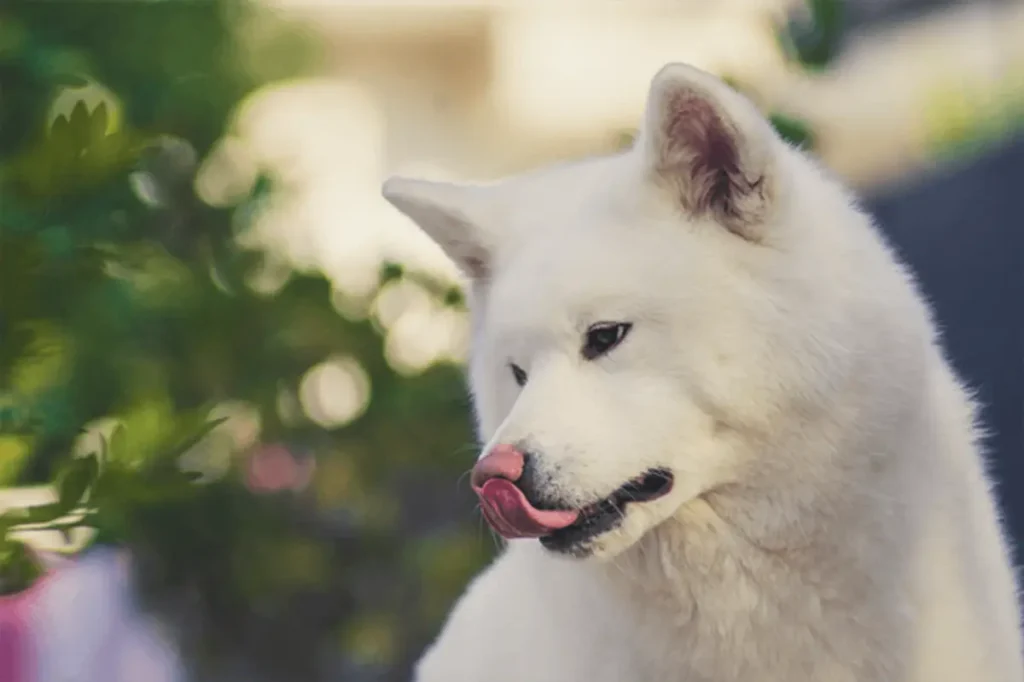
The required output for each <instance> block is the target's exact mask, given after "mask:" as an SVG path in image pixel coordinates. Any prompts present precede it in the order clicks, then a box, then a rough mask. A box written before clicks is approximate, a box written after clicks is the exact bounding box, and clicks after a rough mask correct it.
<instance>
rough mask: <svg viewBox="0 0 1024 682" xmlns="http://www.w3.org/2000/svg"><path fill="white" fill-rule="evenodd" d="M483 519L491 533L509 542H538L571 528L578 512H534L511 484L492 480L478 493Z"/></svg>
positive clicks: (519, 491)
mask: <svg viewBox="0 0 1024 682" xmlns="http://www.w3.org/2000/svg"><path fill="white" fill-rule="evenodd" d="M477 495H479V496H480V506H481V508H482V509H483V512H484V516H485V517H487V521H488V523H490V524H491V527H492V528H494V530H496V531H498V532H499V533H501V535H502V536H504V537H505V538H508V539H510V540H511V539H515V538H539V537H542V536H544V535H550V534H551V533H552V532H554V531H556V530H558V529H560V528H565V527H566V526H571V525H572V524H573V523H575V522H576V519H578V518H579V512H577V511H542V510H540V509H537V508H535V507H534V506H533V505H531V504H530V503H529V502H528V501H527V500H526V496H525V495H523V491H522V490H520V489H519V488H518V487H516V485H515V484H514V483H512V481H509V480H508V479H505V478H492V479H491V480H489V481H487V482H486V483H484V485H483V487H482V488H480V489H479V490H477Z"/></svg>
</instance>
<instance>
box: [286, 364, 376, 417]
mask: <svg viewBox="0 0 1024 682" xmlns="http://www.w3.org/2000/svg"><path fill="white" fill-rule="evenodd" d="M299 401H300V402H301V403H302V408H303V410H305V412H306V415H307V416H308V417H309V418H310V419H311V420H313V421H314V422H315V423H317V424H319V425H320V426H322V427H323V428H325V429H333V428H338V427H339V426H344V425H345V424H348V423H349V422H351V421H353V420H354V419H356V418H357V417H359V416H360V415H362V413H363V412H364V411H365V410H366V407H367V405H369V403H370V378H369V377H368V376H367V374H366V371H365V370H363V367H362V365H360V364H359V363H358V362H357V361H356V360H355V359H353V358H348V357H344V358H332V359H330V360H328V361H326V362H323V363H321V364H319V365H317V366H315V367H313V368H312V369H310V370H309V371H308V372H306V375H305V376H304V377H303V378H302V382H301V383H300V384H299Z"/></svg>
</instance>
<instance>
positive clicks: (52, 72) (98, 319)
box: [0, 0, 840, 680]
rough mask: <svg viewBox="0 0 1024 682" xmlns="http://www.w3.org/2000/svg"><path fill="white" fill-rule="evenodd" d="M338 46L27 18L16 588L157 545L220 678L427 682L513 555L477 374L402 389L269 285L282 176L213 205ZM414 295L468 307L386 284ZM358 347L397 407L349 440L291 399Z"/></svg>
mask: <svg viewBox="0 0 1024 682" xmlns="http://www.w3.org/2000/svg"><path fill="white" fill-rule="evenodd" d="M837 6H838V5H837V0H816V1H815V2H813V3H812V4H811V10H812V11H811V14H810V17H811V20H810V23H809V24H808V23H804V24H801V26H802V27H803V30H804V33H802V34H801V35H800V36H798V37H797V38H794V39H793V40H792V41H790V42H789V43H786V45H787V49H788V50H791V51H792V52H793V54H795V55H796V57H797V58H798V59H800V60H802V61H803V62H804V63H807V64H810V65H812V66H815V67H818V66H820V65H822V64H824V63H825V61H827V59H828V58H829V57H830V56H831V55H832V54H834V45H835V42H836V41H837V40H838V35H839V33H838V25H839V24H838V23H837V22H838V18H837V17H839V16H840V15H839V14H838V13H837V10H836V7H837ZM815 22H817V23H815ZM819 24H820V25H819ZM253 26H257V27H258V29H259V30H257V31H251V30H250V31H248V33H249V34H253V33H255V34H257V35H258V36H259V40H258V41H256V42H253V41H251V40H250V41H249V42H246V40H243V38H242V36H243V34H245V33H246V32H245V31H243V30H242V29H243V28H249V29H251V28H252V27H253ZM808 26H810V27H811V28H808ZM815 26H817V27H818V28H814V27H815ZM315 48H316V44H315V41H312V40H310V39H309V37H308V36H306V35H303V34H302V33H301V32H300V31H298V30H297V29H296V28H295V27H291V26H287V25H284V24H282V23H281V22H280V21H279V20H277V19H276V18H275V17H273V16H272V15H268V14H266V13H265V12H261V11H259V10H257V9H255V8H254V7H252V6H250V5H248V4H246V3H244V2H241V0H201V1H197V2H190V3H81V2H46V3H40V2H33V1H31V0H14V1H13V2H8V3H6V4H4V5H2V6H0V84H2V90H0V96H2V97H3V106H2V108H0V487H4V486H26V485H39V484H47V485H51V486H53V489H54V491H55V493H56V499H55V501H54V502H53V503H51V504H47V505H42V506H38V507H33V508H29V509H25V510H15V511H11V512H8V513H6V514H4V515H3V516H2V517H0V591H7V592H11V591H17V590H20V589H23V588H24V587H25V586H26V585H28V584H30V583H31V582H32V581H33V580H34V579H35V578H36V577H38V574H39V570H40V569H39V568H38V564H37V563H36V562H35V559H34V557H33V554H32V553H31V551H30V550H28V549H27V547H26V546H25V545H24V544H23V537H24V534H23V533H21V532H19V531H24V530H26V529H30V530H31V529H34V530H38V529H41V528H49V529H56V530H59V531H62V532H68V531H70V530H71V529H72V528H75V527H79V526H83V527H88V528H91V529H94V530H95V534H94V535H93V536H92V539H91V540H90V542H91V543H112V544H118V545H124V546H127V547H129V548H130V549H131V550H132V553H133V556H134V557H135V560H136V565H137V568H138V574H139V579H140V581H141V586H142V587H143V593H144V596H145V597H146V600H147V603H148V604H150V605H151V606H152V607H153V608H156V609H158V610H159V611H160V612H161V613H162V614H163V615H164V616H165V617H167V618H168V619H169V620H170V622H171V623H172V624H174V625H175V626H176V627H177V632H178V634H179V636H180V637H181V640H182V643H183V645H184V646H185V652H186V657H187V659H188V661H189V663H190V664H192V665H193V666H194V668H195V673H196V675H197V677H198V678H199V679H207V678H209V679H215V678H216V679H223V676H229V677H238V678H242V679H247V680H259V679H268V680H277V679H280V680H305V679H308V680H314V679H324V678H328V677H330V678H332V679H346V680H358V679H395V680H398V679H403V678H404V673H405V671H406V669H407V666H408V664H409V662H410V660H411V659H412V658H414V657H415V656H417V655H418V653H419V651H420V650H421V647H422V646H423V644H424V643H425V642H426V641H427V639H428V638H429V637H430V636H432V635H433V633H434V632H435V631H436V629H437V628H438V626H439V625H440V622H441V620H442V619H443V618H444V616H445V613H446V612H447V609H448V608H449V606H450V604H451V602H452V600H453V599H454V598H455V596H456V595H457V594H458V593H459V592H460V591H461V590H462V589H463V587H464V585H465V583H466V581H467V580H468V579H469V577H470V576H471V575H472V574H473V573H475V572H476V571H477V570H478V569H479V568H480V566H481V565H482V564H483V562H485V561H486V560H487V559H488V557H489V556H490V554H491V552H492V551H493V549H494V546H493V544H492V542H491V540H490V538H489V537H487V534H486V533H485V532H484V531H483V530H482V529H481V526H480V522H479V519H478V518H477V517H476V515H474V514H471V513H470V512H471V509H472V505H471V500H470V499H469V498H470V496H469V494H468V486H466V485H462V486H461V487H456V484H455V483H454V482H455V481H457V480H461V481H462V482H463V483H464V482H465V479H464V478H462V479H460V475H461V474H462V473H463V472H464V470H465V469H466V467H468V465H469V462H470V461H471V459H472V458H471V457H467V456H466V453H467V449H472V447H473V446H472V442H473V434H472V432H471V427H470V423H469V409H468V398H467V397H466V395H465V391H464V389H463V386H462V375H461V370H460V369H459V368H457V367H453V366H451V365H438V366H434V367H432V368H430V369H428V370H427V371H425V372H422V373H420V374H417V375H415V376H407V375H405V374H400V373H398V372H396V371H395V370H394V369H393V368H392V367H391V366H390V365H389V363H388V361H387V359H386V357H385V353H384V338H383V334H384V332H383V330H381V329H380V328H379V327H378V326H377V325H376V324H375V323H374V322H373V320H372V316H371V317H360V316H356V317H351V316H346V315H343V314H339V309H338V308H337V307H336V305H335V304H336V303H337V300H338V296H339V294H338V292H336V291H334V290H333V289H332V287H331V284H330V282H329V281H328V280H327V279H325V278H324V277H323V276H322V275H320V274H319V273H311V272H289V273H288V277H287V281H286V283H285V284H284V285H283V287H281V288H280V289H279V290H277V291H276V292H275V293H273V294H266V293H263V292H261V291H260V290H259V289H257V288H254V287H253V286H252V285H251V282H252V281H253V278H254V277H255V276H256V275H257V274H258V273H259V272H261V271H263V270H264V269H265V268H267V267H269V266H271V265H273V264H274V263H276V262H277V261H276V260H275V257H274V255H273V254H266V253H263V252H261V251H259V250H253V249H245V248H241V247H240V246H239V244H238V241H237V238H238V237H239V236H240V235H242V234H244V233H245V232H246V230H247V228H248V226H249V225H250V224H251V222H252V220H254V219H256V218H258V216H259V214H260V209H261V206H263V205H264V202H265V201H266V200H267V197H268V195H272V194H273V193H274V192H276V191H279V190H278V186H277V184H276V183H275V171H274V169H273V168H262V169H260V170H261V173H260V175H259V177H258V178H257V180H256V181H255V182H254V183H253V185H252V187H251V188H249V192H248V193H247V194H246V195H245V196H243V197H241V198H240V199H239V200H238V201H236V202H235V203H233V204H232V205H229V206H216V207H215V206H210V205H207V204H205V203H204V202H203V201H201V200H200V199H199V198H198V197H197V195H196V192H195V190H194V181H195V177H196V172H197V169H198V167H199V166H200V164H201V163H202V161H203V160H204V159H205V158H206V156H207V154H208V153H209V152H210V150H211V149H212V148H213V146H214V144H215V143H216V142H217V141H218V139H220V138H221V136H222V135H224V134H225V132H226V129H227V126H228V125H229V122H230V120H231V116H232V113H233V112H234V111H235V109H236V107H237V106H238V105H239V103H240V102H242V101H243V100H244V99H245V98H246V97H247V96H248V95H250V94H251V93H253V92H255V91H257V90H258V89H259V88H261V87H263V86H265V85H266V84H268V83H271V82H273V81H276V80H279V79H284V78H290V77H293V76H296V75H299V74H301V73H302V72H303V69H304V68H305V67H306V66H307V65H310V64H312V63H313V62H314V58H315V56H316V54H315ZM773 122H774V124H775V125H776V127H777V128H778V129H779V130H780V132H781V133H782V134H783V135H784V136H786V137H787V139H790V140H791V141H793V142H794V143H796V144H806V145H810V144H812V143H813V140H812V136H811V131H810V130H808V128H807V126H806V125H805V124H803V123H802V122H801V121H798V120H795V119H791V118H789V117H786V116H785V115H782V114H777V115H775V116H774V117H773ZM339 162H343V160H342V161H339ZM402 279H407V280H411V281H416V282H417V283H418V284H420V285H422V287H423V288H424V289H426V290H427V291H429V292H430V293H431V295H432V296H434V297H435V298H436V299H437V301H438V303H439V305H442V306H450V307H455V308H459V307H461V306H462V305H463V303H462V299H461V297H460V296H459V295H458V293H457V292H453V291H450V290H448V289H446V288H445V287H442V286H439V285H438V284H437V283H434V282H429V281H424V280H422V278H420V277H418V276H417V275H416V274H415V273H407V272H405V271H403V269H402V268H400V267H398V266H397V265H389V266H387V267H385V268H383V270H382V272H381V276H380V280H381V283H382V285H383V284H384V283H387V282H393V281H395V280H402ZM342 308H344V306H342ZM339 355H343V356H346V357H348V358H351V359H354V360H355V361H356V362H357V363H358V364H359V366H360V367H361V368H362V370H363V371H364V372H365V374H366V376H367V377H368V381H369V384H370V386H371V399H370V402H369V404H368V406H367V407H366V409H365V411H364V412H362V414H361V415H360V416H359V417H358V418H356V419H355V420H354V421H352V422H350V423H348V424H346V425H344V426H342V427H338V428H325V427H322V426H319V425H318V424H316V423H315V422H313V421H312V420H311V419H309V418H308V417H306V416H305V415H303V414H302V412H301V410H299V411H298V412H296V411H295V410H294V409H292V408H291V407H289V406H290V405H291V404H293V403H295V402H296V399H295V396H296V395H297V393H298V387H299V383H300V381H301V379H302V377H303V376H304V375H305V374H306V372H307V371H309V370H310V369H311V368H313V367H315V366H317V365H318V364H319V363H322V362H324V361H325V360H327V359H329V358H332V357H336V356H339ZM246 420H249V421H248V422H247V421H246ZM247 424H248V426H247ZM253 424H255V426H253ZM247 429H248V431H249V432H251V433H250V434H249V436H244V432H246V430H247ZM98 433H99V434H100V435H97V434H98ZM240 434H242V435H240ZM282 458H284V460H286V461H288V462H291V463H292V466H293V467H294V468H301V469H302V470H304V471H312V472H313V473H312V479H311V481H310V483H309V485H308V486H284V487H283V488H282V489H280V490H278V491H277V492H271V493H266V492H265V491H264V494H257V492H256V491H254V489H253V485H252V480H251V478H252V476H253V467H254V466H255V464H254V463H257V462H261V461H264V460H266V461H271V460H273V461H277V462H280V461H281V460H282ZM452 518H458V519H461V521H460V522H459V523H457V524H455V525H452V524H451V523H450V521H449V520H450V519H452Z"/></svg>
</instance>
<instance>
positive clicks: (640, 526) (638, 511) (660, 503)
mask: <svg viewBox="0 0 1024 682" xmlns="http://www.w3.org/2000/svg"><path fill="white" fill-rule="evenodd" d="M672 484H673V476H672V473H671V472H669V471H668V470H665V469H657V470H652V471H649V472H647V473H646V474H644V476H642V477H638V478H637V479H634V480H633V481H630V482H628V483H626V484H625V485H623V486H622V487H620V488H619V489H618V490H616V491H615V492H614V493H612V494H611V495H609V496H608V497H606V498H604V499H601V500H599V501H597V502H594V503H593V504H590V505H588V506H587V507H586V508H585V509H584V510H583V512H582V514H581V515H580V518H579V520H578V521H577V522H576V523H574V524H572V525H571V526H568V527H566V528H562V529H560V530H557V531H555V532H553V533H551V534H550V535H545V536H543V537H541V538H540V543H541V545H542V546H543V547H544V548H545V549H547V550H548V551H550V552H553V553H555V554H560V555H563V556H568V557H574V558H578V559H585V558H592V559H597V560H603V559H611V558H614V557H615V556H617V555H619V554H621V553H622V552H624V551H626V550H627V549H629V547H631V546H632V545H633V544H635V543H636V542H637V541H638V540H639V539H640V538H641V537H643V536H644V534H645V533H646V532H647V531H649V530H650V529H651V528H653V527H654V526H656V525H658V523H659V522H660V521H662V520H663V518H662V517H663V516H667V515H668V514H670V513H671V512H670V511H668V512H667V511H666V509H670V505H671V500H670V499H668V496H669V493H670V492H671V490H672Z"/></svg>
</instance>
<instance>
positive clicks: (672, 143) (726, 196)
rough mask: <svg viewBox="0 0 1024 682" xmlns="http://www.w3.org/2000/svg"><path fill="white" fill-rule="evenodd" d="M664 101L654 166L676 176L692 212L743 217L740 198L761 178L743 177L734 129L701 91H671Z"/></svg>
mask: <svg viewBox="0 0 1024 682" xmlns="http://www.w3.org/2000/svg"><path fill="white" fill-rule="evenodd" d="M665 107H666V111H665V118H664V119H663V128H662V135H663V137H662V149H660V150H658V152H659V156H660V159H659V164H658V171H659V172H660V173H661V174H662V175H664V176H666V177H669V178H672V179H673V180H675V181H676V182H675V183H674V184H676V185H677V186H678V187H679V192H680V199H681V200H682V202H683V204H684V207H685V208H686V209H688V210H690V211H691V212H693V213H698V214H699V213H705V212H708V211H714V212H715V213H717V214H718V216H719V217H720V218H723V219H725V218H730V219H736V218H743V217H744V216H742V215H741V213H742V211H741V210H740V208H739V203H740V202H741V200H742V198H743V197H744V196H746V195H748V194H750V193H751V192H753V191H755V190H758V189H759V188H760V185H761V182H762V179H763V178H761V177H757V178H756V179H755V180H753V181H752V180H750V179H748V178H747V177H746V174H745V173H744V169H743V167H742V158H741V155H740V150H739V146H738V145H739V140H738V138H737V134H738V133H737V132H736V131H735V130H734V129H733V127H732V126H730V125H729V123H727V122H726V121H725V120H724V119H723V118H722V116H721V114H720V113H719V112H718V110H717V108H716V106H715V105H714V104H713V103H712V102H711V101H709V100H708V99H707V98H706V97H704V96H702V95H701V94H700V93H697V92H694V91H691V90H684V91H682V92H676V93H673V94H672V95H670V96H669V98H668V100H667V102H666V105H665Z"/></svg>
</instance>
